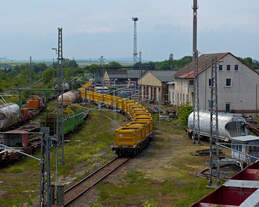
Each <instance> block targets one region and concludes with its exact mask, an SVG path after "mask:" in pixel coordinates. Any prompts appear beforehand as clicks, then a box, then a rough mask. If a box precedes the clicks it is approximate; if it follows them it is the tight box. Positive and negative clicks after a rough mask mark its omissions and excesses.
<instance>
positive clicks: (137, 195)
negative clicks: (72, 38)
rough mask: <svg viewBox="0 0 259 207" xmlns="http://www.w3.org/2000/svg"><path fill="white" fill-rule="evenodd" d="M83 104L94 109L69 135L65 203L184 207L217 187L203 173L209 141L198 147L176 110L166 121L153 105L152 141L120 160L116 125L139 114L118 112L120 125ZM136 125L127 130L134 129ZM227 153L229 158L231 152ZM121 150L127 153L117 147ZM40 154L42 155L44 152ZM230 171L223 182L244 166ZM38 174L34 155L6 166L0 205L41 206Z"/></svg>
mask: <svg viewBox="0 0 259 207" xmlns="http://www.w3.org/2000/svg"><path fill="white" fill-rule="evenodd" d="M82 91H84V90H82ZM87 96H88V101H89V100H91V99H96V100H98V101H99V102H101V100H104V99H105V95H102V96H99V95H98V94H95V93H94V92H91V91H88V93H87ZM91 96H92V97H91ZM82 97H86V96H85V95H83V96H82ZM93 97H96V98H93ZM101 97H103V98H101ZM107 100H108V102H107V103H108V106H109V105H111V106H113V104H112V101H113V99H110V98H108V99H107ZM109 101H111V102H109ZM117 101H118V103H117V107H118V108H122V105H121V106H119V105H120V101H119V99H118V100H117ZM125 101H126V99H125ZM83 103H84V101H83ZM132 103H134V102H132V101H130V102H129V103H128V104H129V105H132ZM54 106H55V101H51V102H49V106H48V109H47V110H46V111H51V110H53V109H54V108H55V107H54ZM134 106H135V107H136V108H134ZM145 106H149V105H148V104H145ZM68 107H69V106H68ZM131 107H133V108H134V110H139V109H137V108H139V107H140V105H136V104H135V105H134V104H133V105H132V106H131ZM83 108H85V109H87V108H88V109H91V110H90V112H89V116H88V117H87V119H86V120H85V121H84V122H83V123H81V126H79V127H78V128H75V130H73V132H70V133H68V134H67V135H66V142H65V143H66V144H65V147H64V150H65V155H66V156H65V163H66V164H65V165H64V166H60V169H59V179H60V181H62V183H63V184H64V186H65V191H64V206H139V207H140V206H176V207H178V206H183V207H184V206H189V205H191V204H192V203H194V202H195V201H197V200H199V199H200V198H201V197H203V196H204V195H206V194H208V193H209V192H211V191H213V189H214V188H207V185H208V180H207V177H208V176H206V175H204V174H202V173H201V172H203V171H204V169H207V167H208V166H207V164H206V162H207V161H208V159H209V153H208V147H209V144H208V142H207V141H202V143H201V145H193V143H192V140H191V139H190V138H189V137H188V134H187V133H186V131H185V129H184V128H183V127H182V126H181V124H180V123H179V120H178V119H177V116H176V115H175V113H172V114H174V115H173V116H172V117H174V118H171V119H164V120H162V119H159V118H158V114H157V110H156V109H157V107H152V105H150V106H149V110H150V111H152V112H153V124H152V125H153V136H152V141H151V143H150V145H149V146H148V147H147V148H146V149H144V151H143V152H142V153H140V154H138V155H137V156H136V157H135V156H134V157H129V158H118V157H117V156H116V155H115V153H114V151H113V148H114V147H112V146H113V145H114V129H115V128H119V127H120V126H122V129H123V128H124V127H125V126H126V127H127V126H130V124H129V123H133V122H130V119H134V114H130V113H128V116H126V114H121V113H118V112H116V125H115V124H114V121H112V120H114V112H113V111H112V110H113V108H111V109H109V107H108V108H107V107H106V108H105V107H103V108H100V107H98V106H96V105H93V104H91V103H88V104H87V105H85V103H84V104H83ZM133 108H131V109H127V110H132V109H133ZM124 110H125V111H126V109H124ZM159 110H160V111H161V113H164V114H165V115H166V114H168V111H172V108H170V107H163V106H162V107H161V109H159ZM46 111H43V112H42V113H43V114H41V115H40V116H39V117H35V118H34V119H33V121H34V122H35V121H38V120H40V119H42V118H43V119H44V118H45V117H46V116H47V114H48V112H46ZM172 112H173V111H172ZM143 113H144V112H143V111H142V112H141V113H140V115H138V116H144V117H145V116H146V115H147V114H143ZM161 117H163V116H161ZM253 123H254V122H253ZM133 126H134V125H133ZM133 126H131V127H127V128H126V130H128V129H131V128H134V127H133ZM145 131H148V130H145ZM117 133H119V132H117ZM115 136H116V133H115ZM140 137H141V136H140ZM206 151H207V153H206ZM115 152H116V150H115ZM128 153H129V152H128ZM131 153H134V154H135V153H136V152H135V151H131ZM197 153H198V154H197ZM222 153H223V154H224V153H225V156H230V153H229V152H228V151H226V150H223V152H222ZM117 154H118V155H120V156H121V155H123V154H122V153H120V152H119V153H118V151H117ZM35 156H40V154H39V152H36V154H35ZM54 156H55V150H54V149H52V150H51V157H54ZM124 156H125V154H124ZM51 160H52V161H51V169H52V172H53V174H52V180H53V182H54V177H55V176H56V175H54V174H55V162H54V159H51ZM226 169H227V170H226V172H224V171H225V170H224V169H223V168H222V171H221V176H222V177H221V178H222V181H223V180H226V179H229V178H231V177H232V176H233V175H235V174H236V173H237V172H238V171H239V170H240V169H239V168H237V167H230V168H226ZM39 173H40V166H39V164H38V162H37V161H35V160H32V159H30V158H23V159H19V160H18V161H16V162H14V163H12V164H9V165H7V166H5V167H3V168H1V170H0V182H1V186H2V188H1V189H5V190H1V193H0V196H1V200H0V206H30V205H32V206H35V207H36V206H38V200H39V197H38V196H39V177H40V176H39Z"/></svg>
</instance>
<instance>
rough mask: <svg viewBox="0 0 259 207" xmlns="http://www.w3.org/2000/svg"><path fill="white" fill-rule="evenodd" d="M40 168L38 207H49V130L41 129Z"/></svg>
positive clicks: (52, 199) (50, 193) (51, 192)
mask: <svg viewBox="0 0 259 207" xmlns="http://www.w3.org/2000/svg"><path fill="white" fill-rule="evenodd" d="M40 168H41V173H40V175H41V177H40V207H51V206H52V202H53V201H54V198H53V190H54V189H51V175H50V137H49V128H42V136H41V159H40Z"/></svg>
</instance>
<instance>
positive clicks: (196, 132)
mask: <svg viewBox="0 0 259 207" xmlns="http://www.w3.org/2000/svg"><path fill="white" fill-rule="evenodd" d="M197 10H198V3H197V0H193V63H194V84H193V85H194V91H193V110H194V112H193V143H194V144H195V143H196V138H197V139H198V144H200V114H199V111H200V100H199V73H198V49H197Z"/></svg>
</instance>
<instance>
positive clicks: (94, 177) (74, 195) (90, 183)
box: [64, 157, 129, 206]
mask: <svg viewBox="0 0 259 207" xmlns="http://www.w3.org/2000/svg"><path fill="white" fill-rule="evenodd" d="M128 161H129V158H118V157H116V158H114V159H113V160H111V161H110V162H108V163H107V164H105V165H104V166H102V167H100V168H99V169H97V170H95V171H94V172H93V173H91V174H89V175H88V176H86V177H85V178H83V179H82V180H80V181H79V182H78V183H76V184H75V185H72V186H71V187H69V188H67V189H66V190H65V197H64V200H65V205H64V206H69V205H70V204H72V203H73V202H74V201H75V200H77V199H78V198H79V197H81V196H82V195H83V194H85V193H87V192H88V191H89V190H91V189H92V188H93V187H94V186H96V185H97V184H98V183H99V182H101V181H102V180H103V179H105V178H106V177H108V176H109V175H110V174H112V173H113V172H114V171H116V170H117V169H118V168H119V167H121V166H122V165H124V164H125V163H126V162H128Z"/></svg>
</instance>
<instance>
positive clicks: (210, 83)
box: [209, 78, 212, 87]
mask: <svg viewBox="0 0 259 207" xmlns="http://www.w3.org/2000/svg"><path fill="white" fill-rule="evenodd" d="M211 85H212V81H211V78H209V87H211Z"/></svg>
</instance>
